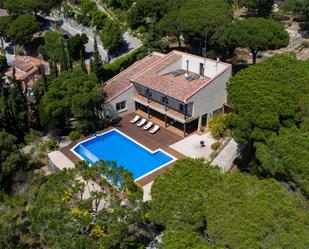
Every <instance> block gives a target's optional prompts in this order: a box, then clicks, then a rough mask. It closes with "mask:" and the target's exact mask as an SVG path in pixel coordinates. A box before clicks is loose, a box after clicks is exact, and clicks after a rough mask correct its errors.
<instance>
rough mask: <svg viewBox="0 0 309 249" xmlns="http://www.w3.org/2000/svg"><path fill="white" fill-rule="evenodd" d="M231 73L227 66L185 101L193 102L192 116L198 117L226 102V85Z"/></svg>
mask: <svg viewBox="0 0 309 249" xmlns="http://www.w3.org/2000/svg"><path fill="white" fill-rule="evenodd" d="M231 74H232V68H229V69H228V70H226V71H225V72H224V73H222V74H221V75H220V76H218V77H217V78H216V79H214V80H213V81H212V82H211V83H209V85H207V86H206V87H204V88H203V89H201V90H200V91H199V92H197V93H196V94H194V95H193V96H192V97H191V98H190V99H188V100H187V102H193V103H194V106H193V117H199V116H202V115H204V114H206V113H211V112H212V111H214V110H215V109H218V108H220V107H222V106H223V104H224V103H226V98H227V93H226V85H227V82H228V80H229V78H230V76H231Z"/></svg>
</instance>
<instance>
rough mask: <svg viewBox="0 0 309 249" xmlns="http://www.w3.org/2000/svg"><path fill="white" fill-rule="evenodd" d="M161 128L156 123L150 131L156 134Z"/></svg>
mask: <svg viewBox="0 0 309 249" xmlns="http://www.w3.org/2000/svg"><path fill="white" fill-rule="evenodd" d="M159 129H160V126H159V125H155V126H154V127H153V128H152V129H151V130H150V131H149V132H150V133H151V134H155V133H156V132H157V131H158V130H159Z"/></svg>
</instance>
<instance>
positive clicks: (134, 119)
mask: <svg viewBox="0 0 309 249" xmlns="http://www.w3.org/2000/svg"><path fill="white" fill-rule="evenodd" d="M139 119H140V116H138V115H136V116H135V117H134V118H133V119H132V120H131V121H130V122H131V123H132V124H134V123H136V122H137V121H138V120H139Z"/></svg>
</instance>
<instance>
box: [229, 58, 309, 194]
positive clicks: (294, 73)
mask: <svg viewBox="0 0 309 249" xmlns="http://www.w3.org/2000/svg"><path fill="white" fill-rule="evenodd" d="M308 68H309V61H304V62H303V61H297V60H296V59H294V58H292V57H288V56H275V57H273V58H271V59H269V60H267V61H265V62H262V63H259V64H257V65H255V66H251V67H249V68H248V69H245V70H243V71H241V72H239V73H238V74H236V76H235V77H233V78H231V79H230V82H229V84H228V87H227V91H228V103H229V104H230V105H231V106H232V108H233V114H232V115H231V120H230V125H231V127H232V130H233V136H234V137H235V139H236V140H237V141H238V142H240V143H248V145H249V148H250V147H251V148H252V147H253V148H254V149H253V150H252V151H251V153H252V157H253V160H252V162H251V163H250V164H249V165H248V166H246V168H245V169H246V170H250V171H252V172H254V173H256V174H258V175H262V176H265V175H267V176H272V177H275V178H276V179H278V180H281V181H286V182H288V183H291V186H293V187H297V188H299V189H300V190H302V191H303V192H304V193H305V195H306V196H308V195H309V159H308V146H309V140H308V131H309V126H308V120H309V113H308V110H309V104H308V99H309V97H308V96H309V71H308Z"/></svg>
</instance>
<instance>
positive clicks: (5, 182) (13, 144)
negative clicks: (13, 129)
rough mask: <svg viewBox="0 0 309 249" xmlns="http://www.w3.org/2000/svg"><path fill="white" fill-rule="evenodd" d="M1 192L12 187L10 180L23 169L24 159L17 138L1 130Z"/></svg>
mask: <svg viewBox="0 0 309 249" xmlns="http://www.w3.org/2000/svg"><path fill="white" fill-rule="evenodd" d="M0 151H1V153H0V190H2V189H3V188H4V187H6V188H8V187H10V178H11V177H12V175H13V174H14V173H15V172H16V171H17V170H18V169H20V168H21V167H22V165H23V164H22V163H23V157H22V154H21V152H20V151H19V147H18V145H17V138H16V137H14V136H13V135H11V134H9V133H7V132H5V131H1V130H0Z"/></svg>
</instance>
